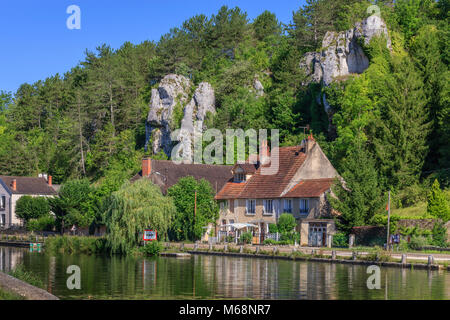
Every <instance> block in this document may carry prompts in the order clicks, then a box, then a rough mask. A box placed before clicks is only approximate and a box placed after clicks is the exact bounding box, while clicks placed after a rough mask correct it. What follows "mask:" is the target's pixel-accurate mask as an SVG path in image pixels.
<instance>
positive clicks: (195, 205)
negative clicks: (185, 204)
mask: <svg viewBox="0 0 450 320" xmlns="http://www.w3.org/2000/svg"><path fill="white" fill-rule="evenodd" d="M196 216H197V190H195V200H194V219H195V217H196Z"/></svg>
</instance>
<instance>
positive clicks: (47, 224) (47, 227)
mask: <svg viewBox="0 0 450 320" xmlns="http://www.w3.org/2000/svg"><path fill="white" fill-rule="evenodd" d="M54 226H55V218H54V217H53V216H51V215H50V214H46V215H44V216H42V217H40V218H38V219H31V220H30V221H28V223H27V229H28V231H52V230H53V228H54Z"/></svg>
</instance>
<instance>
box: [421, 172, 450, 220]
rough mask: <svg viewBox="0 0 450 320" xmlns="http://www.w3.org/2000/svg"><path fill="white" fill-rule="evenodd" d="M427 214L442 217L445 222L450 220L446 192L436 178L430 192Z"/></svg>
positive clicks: (449, 208)
mask: <svg viewBox="0 0 450 320" xmlns="http://www.w3.org/2000/svg"><path fill="white" fill-rule="evenodd" d="M427 214H428V215H430V216H432V217H436V218H439V219H442V220H443V221H444V222H447V221H448V220H450V207H449V204H448V200H447V199H446V197H445V193H444V192H443V191H442V190H441V187H440V185H439V181H438V180H437V179H436V180H435V181H434V183H433V185H432V187H431V190H430V192H429V193H428V200H427Z"/></svg>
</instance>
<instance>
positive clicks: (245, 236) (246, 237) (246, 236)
mask: <svg viewBox="0 0 450 320" xmlns="http://www.w3.org/2000/svg"><path fill="white" fill-rule="evenodd" d="M239 240H240V241H241V242H242V243H245V244H249V243H252V240H253V235H252V233H251V232H244V233H242V234H241V237H240V239H239Z"/></svg>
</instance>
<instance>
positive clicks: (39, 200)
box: [16, 196, 50, 222]
mask: <svg viewBox="0 0 450 320" xmlns="http://www.w3.org/2000/svg"><path fill="white" fill-rule="evenodd" d="M49 212H50V205H49V203H48V201H47V199H46V198H44V197H30V196H23V197H21V198H20V199H19V200H17V203H16V216H17V217H18V218H20V219H23V220H25V221H26V222H28V220H30V219H38V218H40V217H42V216H45V215H48V214H49Z"/></svg>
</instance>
